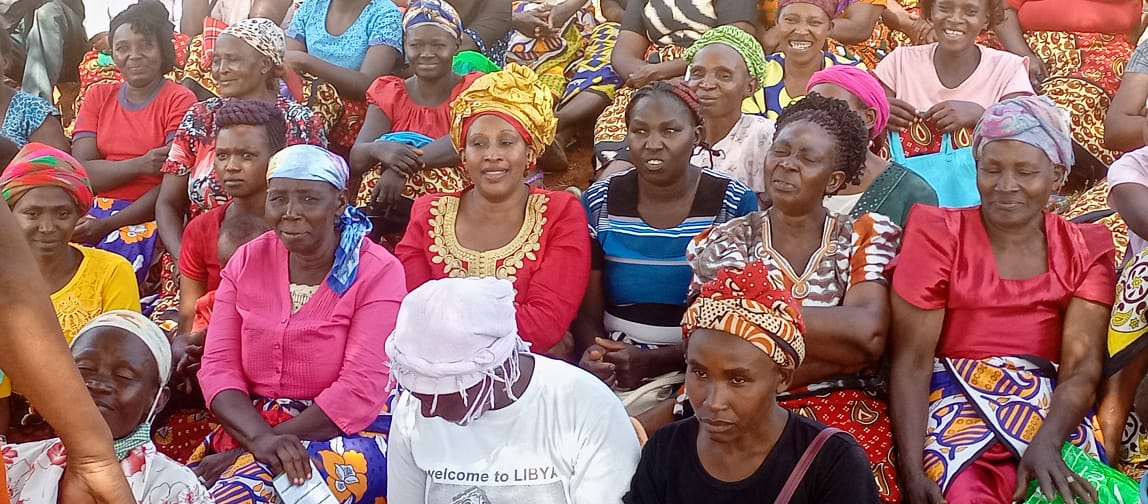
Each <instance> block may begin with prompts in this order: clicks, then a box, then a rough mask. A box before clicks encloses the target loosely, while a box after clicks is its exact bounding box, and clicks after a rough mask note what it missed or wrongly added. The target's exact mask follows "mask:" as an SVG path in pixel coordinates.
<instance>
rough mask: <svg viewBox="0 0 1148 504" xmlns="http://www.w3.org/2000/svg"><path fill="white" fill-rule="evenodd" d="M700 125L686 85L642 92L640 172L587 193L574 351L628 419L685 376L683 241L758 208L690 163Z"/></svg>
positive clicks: (635, 122)
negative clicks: (587, 262) (587, 247)
mask: <svg viewBox="0 0 1148 504" xmlns="http://www.w3.org/2000/svg"><path fill="white" fill-rule="evenodd" d="M701 123H702V120H701V108H700V106H699V105H698V101H697V97H696V96H695V95H694V94H693V92H692V91H690V89H689V88H688V87H687V86H685V85H684V84H680V83H679V84H668V83H665V82H655V83H653V84H650V85H648V86H645V87H643V88H642V89H640V90H638V91H637V92H635V93H634V98H633V100H632V101H631V102H630V106H629V108H628V109H627V110H626V124H627V130H628V141H629V147H630V151H631V154H632V156H633V160H634V169H632V170H629V171H627V172H623V173H619V174H617V175H614V176H612V177H610V178H608V179H605V180H602V181H599V182H597V183H595V184H594V185H593V186H591V187H590V189H589V190H587V191H586V194H585V195H584V199H583V204H584V205H585V206H586V212H587V214H588V217H589V223H590V237H591V247H592V248H593V255H592V259H591V268H592V271H591V273H590V282H589V286H588V287H587V289H586V297H585V299H584V300H583V304H582V310H581V313H580V314H579V317H578V320H577V321H575V324H574V327H573V332H574V338H575V344H576V348H575V350H576V352H577V353H576V354H575V355H582V359H581V362H580V365H581V366H582V367H583V368H585V369H587V370H589V371H590V372H592V373H594V374H595V375H597V376H598V377H600V378H602V379H603V380H604V381H606V383H607V384H609V385H610V386H612V387H613V388H614V389H615V390H617V391H619V395H620V396H621V397H622V398H623V401H624V402H625V403H626V406H627V411H628V412H629V413H630V414H631V415H638V414H641V413H642V412H644V411H645V410H647V409H648V408H649V407H650V406H652V405H653V404H654V403H656V402H657V401H658V400H660V399H665V398H666V397H668V396H669V395H670V394H672V393H673V391H674V390H675V389H676V388H677V386H678V385H679V384H681V382H682V378H683V373H682V371H683V370H684V369H685V361H684V360H683V358H682V355H683V354H682V332H681V327H680V323H681V319H682V314H683V313H684V312H685V310H686V306H687V300H686V297H687V292H688V289H689V284H690V278H691V272H690V266H689V264H688V263H687V262H686V257H685V252H686V246H687V245H688V244H689V242H690V240H691V239H692V238H693V237H694V235H696V234H698V233H700V232H702V231H705V230H706V229H709V228H710V227H711V226H713V225H716V224H721V223H723V222H726V221H728V220H730V219H733V218H736V217H739V216H742V215H745V214H747V213H750V212H753V211H755V210H757V197H756V195H755V194H754V193H753V191H751V190H750V189H749V187H747V186H746V185H745V184H742V183H741V182H738V181H736V180H732V179H729V178H727V177H725V176H723V175H721V174H719V173H717V172H713V171H709V170H704V169H702V168H698V167H697V166H693V165H692V164H690V157H691V155H692V153H693V152H694V151H695V150H696V149H697V148H699V146H700V148H702V149H708V147H707V146H705V145H704V144H701V139H702V138H704V135H703V133H702V124H701ZM699 144H700V145H699ZM686 202H688V203H686Z"/></svg>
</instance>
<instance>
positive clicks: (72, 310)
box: [0, 143, 140, 442]
mask: <svg viewBox="0 0 1148 504" xmlns="http://www.w3.org/2000/svg"><path fill="white" fill-rule="evenodd" d="M0 194H3V196H4V200H5V202H6V203H7V204H8V207H10V208H11V209H12V213H13V214H14V215H15V216H16V222H17V224H19V226H20V230H21V232H22V233H23V238H24V240H25V241H27V242H28V246H29V248H31V250H32V256H33V257H34V258H35V259H36V264H37V266H39V271H40V274H41V275H42V276H43V278H44V282H45V283H46V284H47V285H48V289H49V292H51V293H52V294H51V298H52V306H53V307H55V309H56V318H57V319H58V320H59V323H60V327H61V328H62V329H63V330H64V337H65V339H67V341H69V342H71V341H72V340H73V339H74V338H75V337H76V334H78V333H79V330H80V328H81V327H83V325H84V324H86V323H88V321H89V320H91V319H92V318H93V317H95V316H96V315H99V314H101V313H103V312H106V311H109V310H117V309H124V310H133V311H140V297H139V287H138V285H137V284H136V279H135V275H134V274H133V272H132V267H131V265H130V264H128V262H127V260H125V259H124V258H122V257H120V256H118V255H116V254H113V253H111V252H105V251H103V250H97V249H93V248H88V247H83V246H79V245H74V244H71V243H69V242H70V241H71V237H72V234H73V233H74V232H75V229H76V223H77V222H79V220H80V218H81V217H82V216H83V215H84V213H86V212H87V211H88V208H91V206H92V189H91V185H90V183H89V182H88V175H87V172H86V171H85V170H84V168H83V166H82V165H80V162H79V161H76V160H75V159H74V158H72V157H71V156H69V155H67V154H64V153H63V152H60V151H58V150H56V149H53V148H51V147H48V146H46V145H42V144H38V143H30V144H28V145H26V146H24V148H23V149H21V151H20V152H19V153H18V154H17V155H16V158H15V159H14V160H13V161H12V163H11V164H9V165H8V167H7V168H5V169H4V172H3V174H0ZM9 238H14V237H9ZM11 391H12V386H11V383H10V381H9V380H8V377H6V376H5V377H4V380H3V382H0V396H3V397H4V398H5V399H6V398H7V397H8V396H9V395H10V394H11ZM5 402H6V400H5ZM5 406H6V404H5ZM11 410H12V411H13V412H14V415H13V418H14V419H15V424H14V426H15V427H16V429H15V430H11V431H9V432H8V439H9V440H10V441H13V442H25V441H39V440H42V439H47V438H49V437H52V434H51V427H49V426H48V425H46V424H44V423H43V422H41V421H38V417H37V418H33V417H30V416H29V415H28V413H29V410H28V408H27V407H26V406H25V405H23V404H22V401H21V404H16V405H15V406H14V407H12V408H11ZM4 413H7V410H6V409H5V411H4ZM3 417H4V420H0V421H3V422H5V427H7V422H6V421H7V415H6V414H5V415H3Z"/></svg>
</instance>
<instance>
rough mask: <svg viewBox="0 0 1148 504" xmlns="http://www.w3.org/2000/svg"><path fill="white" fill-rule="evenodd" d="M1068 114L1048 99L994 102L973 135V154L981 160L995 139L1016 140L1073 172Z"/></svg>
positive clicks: (1039, 97)
mask: <svg viewBox="0 0 1148 504" xmlns="http://www.w3.org/2000/svg"><path fill="white" fill-rule="evenodd" d="M1070 124H1071V123H1070V121H1069V117H1068V112H1066V111H1065V110H1063V109H1061V108H1060V107H1058V106H1057V105H1056V103H1054V102H1053V101H1052V100H1050V99H1048V98H1046V97H1044V96H1021V97H1018V98H1011V99H1008V100H1005V101H1002V102H997V103H994V104H993V105H991V106H989V108H988V109H986V110H985V114H984V115H983V116H981V120H980V122H979V123H977V129H976V130H975V131H974V132H973V152H974V153H976V156H977V158H978V159H980V157H981V150H982V149H984V147H985V145H986V144H988V143H989V142H992V141H994V140H1016V141H1019V142H1024V143H1026V144H1029V145H1031V146H1033V147H1036V148H1038V149H1040V150H1042V151H1044V153H1045V154H1047V155H1048V159H1050V160H1052V164H1055V165H1060V166H1063V167H1064V168H1065V176H1067V175H1068V171H1069V170H1071V169H1072V163H1073V162H1074V161H1075V158H1074V157H1073V154H1072V128H1071V126H1070Z"/></svg>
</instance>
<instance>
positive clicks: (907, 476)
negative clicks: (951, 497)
mask: <svg viewBox="0 0 1148 504" xmlns="http://www.w3.org/2000/svg"><path fill="white" fill-rule="evenodd" d="M901 477H902V480H903V481H902V482H901V483H902V485H903V486H902V487H901V493H902V494H904V500H905V502H911V503H913V504H946V503H947V502H948V501H946V500H945V496H944V495H942V494H941V487H940V486H939V485H937V482H936V481H933V478H930V477H929V476H927V475H926V474H925V472H924V471H913V470H903V471H902V473H901Z"/></svg>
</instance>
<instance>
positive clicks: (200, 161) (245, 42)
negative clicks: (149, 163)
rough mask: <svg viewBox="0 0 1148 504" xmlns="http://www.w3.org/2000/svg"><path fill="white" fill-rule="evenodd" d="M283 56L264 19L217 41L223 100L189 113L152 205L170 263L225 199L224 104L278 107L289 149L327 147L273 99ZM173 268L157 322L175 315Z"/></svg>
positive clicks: (274, 29) (294, 106) (318, 123)
mask: <svg viewBox="0 0 1148 504" xmlns="http://www.w3.org/2000/svg"><path fill="white" fill-rule="evenodd" d="M283 54H284V42H283V31H282V30H280V29H279V27H278V26H275V24H274V23H272V22H271V21H268V20H267V19H248V20H245V21H241V22H239V23H236V24H234V25H232V26H230V27H228V28H227V29H226V30H224V32H223V34H222V35H220V36H219V40H218V43H217V44H216V46H215V52H214V56H213V57H214V61H215V65H214V69H215V70H214V71H215V74H216V78H217V79H219V81H220V93H221V96H222V97H223V98H211V99H208V100H206V101H202V102H199V103H197V104H195V106H193V107H192V108H191V110H188V111H187V115H185V116H184V117H183V122H181V123H180V125H179V129H178V130H177V131H176V134H175V138H173V139H172V144H171V152H170V153H169V154H168V158H167V161H165V162H164V165H163V168H162V170H161V171H162V172H163V182H161V184H160V193H159V199H158V200H157V201H156V208H155V214H156V223H157V225H158V226H159V234H160V239H161V240H163V245H164V248H166V249H167V251H168V252H169V253H170V254H171V257H173V258H175V257H179V254H180V245H181V244H182V239H183V228H184V223H185V222H186V221H187V220H188V219H191V218H195V217H196V216H198V215H199V214H202V213H204V212H206V211H208V210H211V209H213V208H215V207H217V206H219V205H220V204H222V203H224V202H226V201H227V199H228V197H227V193H226V192H224V188H223V187H222V186H221V185H220V184H219V181H218V180H216V178H215V169H214V162H215V135H216V133H217V129H216V126H215V112H216V111H217V110H219V108H220V107H222V106H223V104H224V103H226V101H227V99H228V98H240V99H245V100H263V101H267V102H272V103H276V104H277V105H278V106H279V109H280V110H282V111H283V116H284V121H285V122H286V125H287V145H294V144H303V143H305V144H313V145H326V143H327V140H326V133H325V131H324V129H323V121H322V119H321V118H320V117H319V116H317V115H314V114H313V113H312V112H311V110H310V109H308V108H307V107H306V106H303V105H300V104H298V103H295V102H292V101H289V100H286V99H283V98H280V97H279V96H278V95H277V94H276V91H275V88H274V85H275V84H274V83H275V80H276V77H275V76H276V74H277V73H278V72H281V71H282V69H283ZM174 262H175V261H174V260H171V259H168V260H167V263H166V264H165V266H164V275H163V284H162V285H161V300H160V303H159V306H157V307H156V310H155V314H156V317H167V316H169V315H171V316H173V317H174V314H173V313H170V312H174V311H175V310H177V309H178V303H179V297H178V295H177V294H176V292H177V289H178V283H177V279H176V278H175V265H174Z"/></svg>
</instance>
